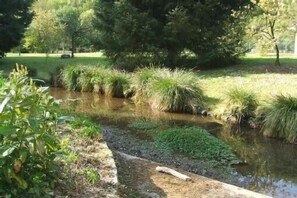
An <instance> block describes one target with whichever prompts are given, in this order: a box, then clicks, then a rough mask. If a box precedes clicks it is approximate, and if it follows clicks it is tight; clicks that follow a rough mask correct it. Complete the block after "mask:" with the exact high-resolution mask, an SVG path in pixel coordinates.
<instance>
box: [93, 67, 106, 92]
mask: <svg viewBox="0 0 297 198" xmlns="http://www.w3.org/2000/svg"><path fill="white" fill-rule="evenodd" d="M110 72H111V70H110V69H106V68H103V67H97V68H96V69H95V70H94V73H93V75H92V78H91V83H92V85H93V92H95V93H101V94H104V91H105V79H106V78H107V77H108V76H110V75H111V74H110Z"/></svg>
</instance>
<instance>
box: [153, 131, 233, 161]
mask: <svg viewBox="0 0 297 198" xmlns="http://www.w3.org/2000/svg"><path fill="white" fill-rule="evenodd" d="M155 143H156V145H157V147H159V148H160V149H161V150H163V151H166V152H177V153H182V154H188V155H191V156H192V157H194V158H197V159H202V160H210V161H216V162H218V163H219V164H221V165H229V164H230V163H231V162H232V161H233V160H236V156H235V155H234V154H233V153H232V151H231V149H230V147H229V146H228V145H226V144H225V143H223V142H221V141H220V140H219V139H217V138H215V137H213V136H212V135H210V134H209V133H208V132H207V131H206V130H204V129H201V128H196V127H189V128H172V129H167V130H165V131H162V132H160V133H158V134H157V135H156V137H155Z"/></svg>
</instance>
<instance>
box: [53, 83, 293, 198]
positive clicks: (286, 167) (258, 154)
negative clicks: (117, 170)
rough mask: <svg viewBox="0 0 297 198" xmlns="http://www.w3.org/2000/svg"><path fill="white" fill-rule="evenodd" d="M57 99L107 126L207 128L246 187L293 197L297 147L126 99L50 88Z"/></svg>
mask: <svg viewBox="0 0 297 198" xmlns="http://www.w3.org/2000/svg"><path fill="white" fill-rule="evenodd" d="M51 94H52V95H53V96H54V97H56V98H57V99H64V101H65V103H63V105H65V106H64V107H65V108H68V109H70V110H75V111H77V112H80V113H88V114H93V115H96V116H99V117H100V120H104V123H105V124H108V123H113V124H114V123H121V124H122V125H124V124H129V123H131V121H133V120H135V119H136V120H137V119H149V120H152V121H155V122H160V123H162V124H163V123H166V124H175V125H181V126H184V125H196V126H201V127H203V128H207V129H208V130H210V132H212V133H213V134H214V135H216V136H218V137H219V138H220V139H222V140H224V141H225V142H226V143H228V144H229V145H230V146H231V147H232V148H233V149H234V151H235V152H236V154H237V156H238V157H239V158H240V159H241V161H242V164H240V165H237V166H235V169H236V171H237V172H238V173H239V174H238V175H240V180H241V181H243V182H244V183H245V184H246V186H245V187H246V188H248V189H251V190H255V191H258V192H262V193H265V194H268V195H271V196H273V197H297V146H296V145H292V144H287V143H284V142H282V141H279V140H275V139H270V138H265V137H262V136H261V135H259V134H258V133H259V130H258V131H257V130H253V129H252V130H251V129H249V128H234V127H230V126H224V127H223V126H222V125H221V124H220V123H218V122H216V121H214V120H211V119H208V118H202V117H200V116H194V115H190V114H176V113H164V112H158V111H152V110H151V109H150V108H149V107H147V106H145V105H144V106H135V105H133V104H132V103H131V101H129V100H123V99H115V98H112V99H110V98H106V97H101V96H99V95H98V94H92V93H79V92H67V91H64V90H61V89H51Z"/></svg>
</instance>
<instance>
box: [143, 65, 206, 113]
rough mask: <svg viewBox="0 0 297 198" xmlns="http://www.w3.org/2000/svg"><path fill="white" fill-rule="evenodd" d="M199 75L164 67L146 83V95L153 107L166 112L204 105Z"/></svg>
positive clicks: (191, 109)
mask: <svg viewBox="0 0 297 198" xmlns="http://www.w3.org/2000/svg"><path fill="white" fill-rule="evenodd" d="M198 82H199V77H198V76H197V75H196V74H195V73H194V72H192V71H185V70H182V69H176V70H174V71H170V70H168V69H164V70H163V71H162V72H158V73H157V74H156V76H155V77H154V78H153V79H152V80H151V81H150V82H149V83H148V85H147V89H146V95H147V96H149V104H150V105H151V107H152V108H153V109H158V110H161V111H168V112H192V113H196V112H197V110H198V109H199V108H201V107H203V106H204V96H203V92H202V90H201V88H200V87H199V84H198Z"/></svg>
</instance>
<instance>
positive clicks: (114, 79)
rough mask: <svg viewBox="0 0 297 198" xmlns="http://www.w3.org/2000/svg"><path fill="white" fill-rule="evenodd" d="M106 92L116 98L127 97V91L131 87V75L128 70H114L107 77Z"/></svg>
mask: <svg viewBox="0 0 297 198" xmlns="http://www.w3.org/2000/svg"><path fill="white" fill-rule="evenodd" d="M104 82H105V91H104V92H105V94H106V95H108V96H111V97H115V98H123V97H125V95H126V93H127V91H128V90H129V89H130V85H131V76H130V74H128V73H126V72H120V71H116V70H114V71H112V72H110V75H108V76H107V77H106V79H105V80H104Z"/></svg>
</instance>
